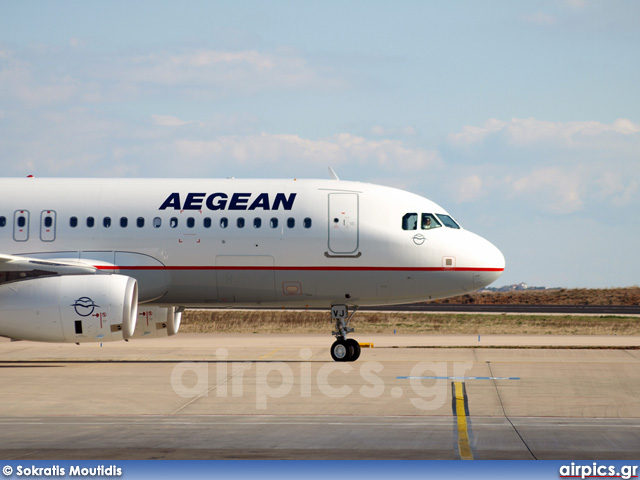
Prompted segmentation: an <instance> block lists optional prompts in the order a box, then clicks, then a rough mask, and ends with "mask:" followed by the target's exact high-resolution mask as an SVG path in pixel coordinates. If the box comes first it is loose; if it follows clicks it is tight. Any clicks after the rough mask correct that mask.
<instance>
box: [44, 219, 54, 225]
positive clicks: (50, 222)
mask: <svg viewBox="0 0 640 480" xmlns="http://www.w3.org/2000/svg"><path fill="white" fill-rule="evenodd" d="M51 225H53V218H51V217H44V226H45V227H46V228H51Z"/></svg>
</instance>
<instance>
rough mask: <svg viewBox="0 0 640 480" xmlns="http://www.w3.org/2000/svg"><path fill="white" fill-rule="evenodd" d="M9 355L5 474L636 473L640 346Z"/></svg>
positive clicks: (0, 371)
mask: <svg viewBox="0 0 640 480" xmlns="http://www.w3.org/2000/svg"><path fill="white" fill-rule="evenodd" d="M355 338H357V339H358V341H360V342H361V343H372V344H373V348H364V349H363V350H362V355H361V357H360V359H359V360H358V361H357V362H352V363H336V362H333V361H331V358H330V355H329V348H328V347H329V345H330V343H331V342H332V338H331V337H330V336H329V335H327V334H324V335H322V334H313V335H309V334H293V335H282V334H271V335H268V334H250V333H249V334H179V335H177V336H175V337H171V338H164V339H148V340H137V341H133V340H132V341H130V342H127V343H125V342H122V343H111V344H104V345H102V346H100V345H98V344H83V345H59V344H41V343H32V342H10V341H9V340H6V339H0V458H3V459H22V460H32V459H91V458H100V459H151V458H160V459H214V458H217V459H221V458H267V459H271V458H273V459H298V458H299V459H302V458H305V459H306V458H309V459H358V458H366V459H402V458H411V459H458V458H463V459H464V458H474V459H534V458H536V459H576V460H577V459H594V458H597V459H635V460H637V458H638V452H639V451H640V350H638V348H640V336H635V335H624V336H621V335H566V336H565V335H481V336H478V335H433V334H432V335H425V334H420V335H401V334H396V335H393V334H361V335H356V336H355Z"/></svg>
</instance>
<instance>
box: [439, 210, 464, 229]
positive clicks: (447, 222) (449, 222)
mask: <svg viewBox="0 0 640 480" xmlns="http://www.w3.org/2000/svg"><path fill="white" fill-rule="evenodd" d="M437 215H438V218H439V219H440V221H441V222H442V223H444V226H445V227H449V228H460V225H458V224H457V223H456V222H455V220H454V219H453V218H451V217H450V216H449V215H443V214H441V213H438V214H437Z"/></svg>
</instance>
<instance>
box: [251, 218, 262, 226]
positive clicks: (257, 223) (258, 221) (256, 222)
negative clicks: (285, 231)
mask: <svg viewBox="0 0 640 480" xmlns="http://www.w3.org/2000/svg"><path fill="white" fill-rule="evenodd" d="M261 226H262V219H260V218H254V219H253V228H260V227H261Z"/></svg>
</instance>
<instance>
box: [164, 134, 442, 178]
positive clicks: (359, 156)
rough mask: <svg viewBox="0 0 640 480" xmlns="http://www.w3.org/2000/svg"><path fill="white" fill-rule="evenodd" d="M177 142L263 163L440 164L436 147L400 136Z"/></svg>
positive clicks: (182, 149) (196, 153) (187, 151)
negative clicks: (429, 148) (412, 144)
mask: <svg viewBox="0 0 640 480" xmlns="http://www.w3.org/2000/svg"><path fill="white" fill-rule="evenodd" d="M175 146H176V148H177V151H178V153H179V154H180V155H185V156H189V157H201V158H202V157H216V156H223V157H225V156H227V157H231V158H232V159H233V160H235V161H237V162H239V163H240V164H249V163H252V164H253V163H255V164H261V163H265V162H275V161H282V160H288V159H291V160H307V161H311V162H313V163H322V164H340V163H344V162H347V161H350V160H355V161H357V162H358V163H360V164H362V165H375V166H378V167H382V168H384V169H386V170H393V169H396V168H398V169H402V170H410V171H416V170H420V169H421V168H425V167H427V166H436V165H439V163H440V159H439V157H438V154H437V153H436V152H433V151H427V150H422V149H412V148H409V147H407V146H405V145H404V144H403V143H402V142H400V141H397V140H375V141H374V140H369V139H366V138H364V137H359V136H356V135H352V134H350V133H341V134H337V135H334V136H332V137H329V138H324V139H319V140H312V139H307V138H303V137H300V136H298V135H289V134H267V133H261V134H259V135H249V136H224V137H219V138H216V139H213V140H189V139H179V140H176V141H175Z"/></svg>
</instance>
